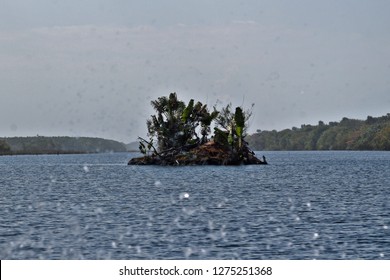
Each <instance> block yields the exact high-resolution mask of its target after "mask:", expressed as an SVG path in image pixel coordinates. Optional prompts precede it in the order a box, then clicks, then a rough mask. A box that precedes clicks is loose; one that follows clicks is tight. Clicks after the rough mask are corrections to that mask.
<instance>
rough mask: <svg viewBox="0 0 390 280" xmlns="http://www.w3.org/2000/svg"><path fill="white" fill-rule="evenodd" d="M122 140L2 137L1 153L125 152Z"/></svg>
mask: <svg viewBox="0 0 390 280" xmlns="http://www.w3.org/2000/svg"><path fill="white" fill-rule="evenodd" d="M125 151H126V146H125V144H123V143H121V142H117V141H114V140H106V139H102V138H91V137H66V136H64V137H45V136H36V137H9V138H0V154H3V155H4V154H69V153H101V152H125Z"/></svg>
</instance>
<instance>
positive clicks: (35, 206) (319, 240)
mask: <svg viewBox="0 0 390 280" xmlns="http://www.w3.org/2000/svg"><path fill="white" fill-rule="evenodd" d="M264 154H265V155H266V157H267V159H268V161H269V163H270V164H269V165H268V166H239V167H221V166H195V167H158V166H127V165H126V164H127V161H128V159H129V158H130V157H132V156H135V155H136V154H120V153H119V154H97V155H61V156H57V155H51V156H14V157H8V156H4V157H0V259H185V258H189V259H390V172H389V170H390V153H389V152H264ZM260 155H262V154H260Z"/></svg>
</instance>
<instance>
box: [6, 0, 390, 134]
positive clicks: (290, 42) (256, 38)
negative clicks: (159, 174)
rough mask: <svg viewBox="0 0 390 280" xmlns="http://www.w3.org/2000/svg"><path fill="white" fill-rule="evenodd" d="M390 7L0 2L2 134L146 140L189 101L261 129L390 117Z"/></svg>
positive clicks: (378, 3) (253, 1)
mask: <svg viewBox="0 0 390 280" xmlns="http://www.w3.org/2000/svg"><path fill="white" fill-rule="evenodd" d="M389 13H390V1H385V0H375V1H372V0H354V1H352V0H349V1H347V0H344V1H340V0H337V1H336V0H327V1H314V0H296V1H292V0H284V1H282V0H281V1H278V0H272V1H258V0H249V1H233V0H216V1H209V0H208V1H206V0H196V1H184V0H168V1H157V0H155V1H151V0H149V1H130V0H129V1H125V0H112V1H102V0H77V1H75V0H68V1H55V0H52V1H49V0H24V1H19V0H0V120H1V122H0V136H14V135H21V136H24V135H36V134H39V135H71V136H96V137H105V138H110V139H116V140H120V141H124V142H129V141H133V140H134V139H136V137H137V136H138V135H141V136H143V135H145V133H146V125H145V121H146V119H147V118H148V117H149V116H150V114H152V113H153V111H152V109H151V107H150V101H151V100H153V99H155V98H157V97H158V96H161V95H167V94H169V93H170V92H173V91H176V92H177V93H178V95H179V97H181V98H182V99H184V100H189V99H190V98H195V99H198V100H200V101H203V102H207V103H208V104H209V105H210V106H212V105H214V104H215V103H216V102H219V103H220V104H222V105H225V104H227V103H228V102H232V103H233V105H244V107H245V106H247V107H249V106H250V105H251V104H252V103H255V104H256V105H255V108H254V116H253V119H252V122H251V128H250V131H255V130H256V129H278V130H279V129H283V128H290V127H292V126H299V125H300V124H303V123H306V124H308V123H312V124H315V123H317V122H318V121H319V120H323V121H325V122H328V121H337V120H339V119H340V118H341V117H344V116H346V117H351V118H365V117H366V116H367V115H372V116H380V115H383V114H386V113H388V112H390V109H389V108H390V78H389V77H390V32H389V30H390V18H389V16H388V15H389Z"/></svg>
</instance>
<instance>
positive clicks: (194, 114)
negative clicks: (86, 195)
mask: <svg viewBox="0 0 390 280" xmlns="http://www.w3.org/2000/svg"><path fill="white" fill-rule="evenodd" d="M151 104H152V106H153V108H154V109H155V111H156V114H155V115H152V116H151V118H150V119H148V120H147V122H146V124H147V128H148V136H149V139H143V138H139V139H140V145H139V149H140V151H141V153H143V154H144V155H145V157H144V158H138V159H134V160H133V161H131V162H130V164H151V163H153V164H179V163H178V162H179V159H180V160H181V161H182V162H187V163H189V164H191V163H194V162H196V163H199V162H209V163H212V164H240V163H248V164H251V163H252V164H254V163H260V161H259V160H258V159H256V158H255V157H254V153H253V152H251V151H250V150H249V148H248V145H247V142H245V140H244V139H245V137H246V130H247V127H248V120H249V118H250V116H251V114H252V113H251V111H250V110H248V111H244V110H243V109H242V108H241V107H236V108H235V110H234V111H233V110H232V105H231V104H228V105H227V106H225V107H224V108H222V109H221V110H220V111H218V110H217V109H216V107H215V106H214V108H213V110H211V111H210V110H209V109H208V108H207V105H204V104H202V103H201V102H199V101H198V102H195V101H194V99H191V100H190V101H189V102H188V104H186V103H185V102H183V101H181V100H178V98H177V95H176V93H171V94H170V95H169V96H163V97H159V98H158V99H156V100H154V101H152V102H151ZM253 106H254V105H252V107H253ZM212 126H214V135H210V134H211V127H212ZM211 140H212V141H211ZM208 143H210V145H206V144H208ZM188 154H191V155H192V157H190V156H188ZM217 155H219V158H218V156H217ZM191 158H192V159H191ZM200 158H202V159H200Z"/></svg>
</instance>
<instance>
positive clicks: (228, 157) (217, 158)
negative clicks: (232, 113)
mask: <svg viewBox="0 0 390 280" xmlns="http://www.w3.org/2000/svg"><path fill="white" fill-rule="evenodd" d="M241 164H244V165H249V164H267V161H266V159H265V157H264V156H263V160H260V159H258V158H257V157H256V156H255V154H254V153H253V152H252V151H250V150H249V149H243V151H242V152H241V153H240V154H238V153H236V152H233V151H232V150H230V149H228V148H226V147H224V146H222V145H219V144H217V143H215V142H214V141H209V142H207V143H205V144H203V145H200V146H198V147H195V148H193V149H191V150H188V151H183V150H173V151H170V152H165V153H161V154H159V155H156V154H153V155H151V156H144V157H139V158H132V159H131V160H130V161H129V163H128V165H241Z"/></svg>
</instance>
